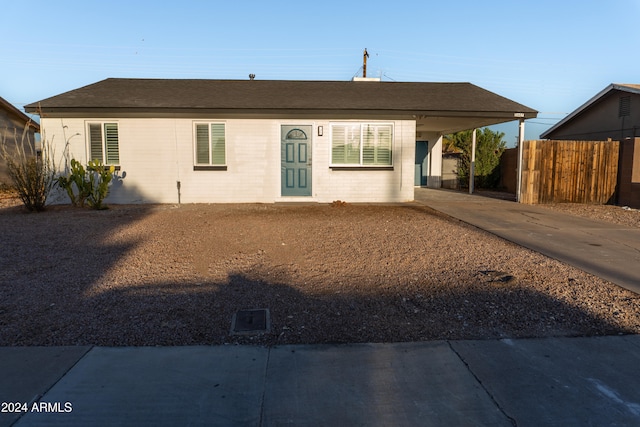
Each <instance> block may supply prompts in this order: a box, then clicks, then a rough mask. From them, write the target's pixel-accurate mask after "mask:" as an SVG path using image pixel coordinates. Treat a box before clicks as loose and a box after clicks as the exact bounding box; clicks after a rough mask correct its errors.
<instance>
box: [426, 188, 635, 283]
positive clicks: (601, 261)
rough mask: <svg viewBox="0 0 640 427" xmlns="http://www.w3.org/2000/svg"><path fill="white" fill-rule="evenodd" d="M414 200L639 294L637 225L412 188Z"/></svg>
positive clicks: (473, 196)
mask: <svg viewBox="0 0 640 427" xmlns="http://www.w3.org/2000/svg"><path fill="white" fill-rule="evenodd" d="M415 198H416V202H418V203H421V204H424V205H427V206H429V207H431V208H433V209H435V210H437V211H440V212H442V213H445V214H447V215H449V216H451V217H453V218H457V219H459V220H461V221H464V222H466V223H468V224H471V225H474V226H476V227H478V228H481V229H483V230H486V231H489V232H490V233H493V234H495V235H497V236H500V237H502V238H504V239H506V240H509V241H511V242H513V243H516V244H518V245H520V246H524V247H526V248H529V249H532V250H534V251H536V252H539V253H541V254H544V255H546V256H548V257H551V258H554V259H557V260H559V261H562V262H564V263H567V264H569V265H572V266H574V267H576V268H579V269H580V270H583V271H586V272H587V273H591V274H593V275H595V276H598V277H601V278H603V279H605V280H608V281H610V282H612V283H615V284H617V285H618V286H621V287H624V288H626V289H629V290H632V291H634V292H636V293H640V229H639V228H632V227H625V226H621V225H615V224H609V223H606V222H603V221H595V220H589V219H584V218H578V217H576V216H573V215H567V214H563V213H561V212H557V211H553V210H551V209H545V208H542V207H538V206H532V205H524V204H520V203H515V202H509V201H504V200H498V199H492V198H488V197H482V196H477V195H469V194H465V193H461V192H457V191H449V190H433V189H427V188H416V191H415Z"/></svg>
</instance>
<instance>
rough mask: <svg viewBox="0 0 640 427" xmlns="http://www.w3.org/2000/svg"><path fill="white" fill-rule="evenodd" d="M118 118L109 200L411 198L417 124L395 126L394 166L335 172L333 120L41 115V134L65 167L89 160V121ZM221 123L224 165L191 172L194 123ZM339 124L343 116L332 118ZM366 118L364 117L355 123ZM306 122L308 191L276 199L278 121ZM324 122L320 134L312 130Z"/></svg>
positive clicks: (286, 122)
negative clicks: (308, 127) (308, 132)
mask: <svg viewBox="0 0 640 427" xmlns="http://www.w3.org/2000/svg"><path fill="white" fill-rule="evenodd" d="M103 121H104V122H109V123H118V139H119V155H120V167H121V169H120V171H119V172H118V173H117V174H118V176H119V178H116V179H115V180H114V184H113V185H112V188H111V191H110V195H109V197H108V198H107V200H106V202H107V203H177V202H178V188H177V182H178V181H179V182H180V201H181V202H182V203H253V202H260V203H273V202H278V201H316V202H320V203H328V202H331V201H334V200H343V201H347V202H404V201H410V200H413V168H414V166H413V162H414V157H415V130H416V128H415V121H413V120H404V121H401V120H395V121H394V120H389V121H385V122H386V123H389V122H391V123H394V146H393V165H394V167H393V170H335V169H331V168H330V167H329V161H330V154H331V149H330V145H331V144H330V123H331V122H332V121H331V120H322V121H313V120H304V119H302V120H301V119H291V120H286V119H277V120H275V119H226V120H217V119H215V118H212V119H197V120H196V119H182V118H180V119H175V118H166V119H164V118H163V119H150V118H118V119H113V118H104V119H102V118H92V119H90V120H88V119H75V118H74V119H59V118H46V117H45V118H42V120H41V127H42V129H43V131H42V135H43V139H47V140H49V141H50V142H51V143H52V145H53V147H54V151H55V156H56V164H57V165H58V167H59V168H60V169H61V170H64V165H65V161H64V154H65V145H67V144H65V142H67V143H68V152H69V159H70V158H75V159H76V160H78V161H80V162H81V163H83V164H85V165H86V163H87V152H88V139H87V135H86V133H87V131H86V127H87V123H89V122H103ZM196 121H197V122H206V121H216V122H224V123H225V124H226V129H225V131H226V150H227V151H226V161H227V170H226V171H222V170H206V171H194V170H193V166H194V142H193V124H194V122H196ZM337 121H340V122H344V120H337ZM358 121H361V122H366V121H367V120H358ZM281 125H312V126H313V132H312V136H311V137H312V196H311V197H286V198H283V197H281V196H280V192H281V190H280V188H281V186H280V175H281V165H280V162H281V160H280V138H281V135H280V126H281ZM318 126H323V136H318V132H317V128H318Z"/></svg>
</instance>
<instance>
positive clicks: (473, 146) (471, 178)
mask: <svg viewBox="0 0 640 427" xmlns="http://www.w3.org/2000/svg"><path fill="white" fill-rule="evenodd" d="M476 130H477V129H474V130H473V132H472V133H471V165H469V166H470V167H469V194H473V184H474V181H475V179H474V177H475V175H476Z"/></svg>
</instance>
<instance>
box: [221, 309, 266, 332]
mask: <svg viewBox="0 0 640 427" xmlns="http://www.w3.org/2000/svg"><path fill="white" fill-rule="evenodd" d="M270 329H271V319H270V316H269V309H267V308H261V309H253V310H240V311H237V312H236V313H235V314H234V315H233V319H232V320H231V335H247V334H259V333H265V332H269V330H270Z"/></svg>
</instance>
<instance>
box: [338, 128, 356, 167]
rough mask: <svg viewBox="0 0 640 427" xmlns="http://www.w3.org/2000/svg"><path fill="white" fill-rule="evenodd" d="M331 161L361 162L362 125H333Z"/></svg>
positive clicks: (344, 162)
mask: <svg viewBox="0 0 640 427" xmlns="http://www.w3.org/2000/svg"><path fill="white" fill-rule="evenodd" d="M331 163H333V164H336V165H340V164H343V165H358V164H360V125H359V124H355V125H352V124H348V125H347V124H345V125H333V127H332V134H331Z"/></svg>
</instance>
